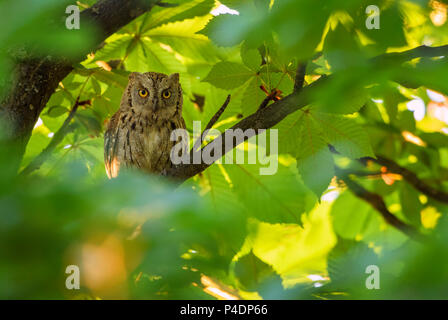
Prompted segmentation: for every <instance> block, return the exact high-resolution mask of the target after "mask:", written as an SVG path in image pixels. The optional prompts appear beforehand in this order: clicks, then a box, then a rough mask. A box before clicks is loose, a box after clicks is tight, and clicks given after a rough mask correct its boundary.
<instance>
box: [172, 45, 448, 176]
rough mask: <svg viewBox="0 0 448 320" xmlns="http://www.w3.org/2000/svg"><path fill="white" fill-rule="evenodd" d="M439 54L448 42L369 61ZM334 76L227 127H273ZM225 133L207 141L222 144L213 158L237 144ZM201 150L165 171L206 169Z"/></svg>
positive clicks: (444, 51)
mask: <svg viewBox="0 0 448 320" xmlns="http://www.w3.org/2000/svg"><path fill="white" fill-rule="evenodd" d="M440 55H448V45H446V46H441V47H417V48H415V49H412V50H408V51H404V52H399V53H390V54H389V53H388V54H384V55H381V56H378V57H376V58H373V59H371V60H370V62H371V63H383V61H386V60H387V61H388V62H391V61H397V63H401V62H402V61H405V60H406V59H412V58H416V57H419V56H425V57H437V56H440ZM299 74H300V73H299ZM333 77H334V75H331V76H328V77H321V78H320V79H318V80H316V81H315V82H313V83H311V84H310V85H308V86H306V87H303V88H302V89H301V90H298V91H295V92H293V93H292V94H290V95H288V96H286V97H285V98H283V99H281V100H279V101H276V102H274V103H272V104H271V105H269V106H267V107H265V108H261V109H259V110H258V111H257V112H255V113H254V114H252V115H250V116H248V117H246V118H244V119H243V120H241V121H240V122H238V123H237V124H235V125H234V126H233V127H231V128H230V129H232V130H236V129H241V130H243V131H245V130H247V129H254V130H255V134H253V133H249V134H247V135H245V136H244V141H245V140H247V139H249V138H250V137H252V136H254V135H257V134H258V133H260V132H261V131H258V130H266V129H269V128H272V127H273V126H274V125H276V124H277V123H279V122H280V121H281V120H283V119H284V118H285V117H287V116H288V115H290V114H292V113H293V112H295V111H297V110H299V109H301V108H303V107H305V106H307V105H308V104H310V102H311V94H312V93H316V92H318V91H319V89H320V88H321V87H322V86H323V85H324V84H325V83H326V81H329V80H331V79H332V78H333ZM299 79H300V77H299ZM225 136H226V132H224V133H223V134H221V136H219V137H218V138H216V139H214V140H213V141H212V142H210V144H211V145H210V144H209V145H210V146H209V148H213V149H218V150H219V148H220V147H221V148H222V154H218V155H216V156H215V157H214V158H213V160H214V161H216V160H218V159H219V158H220V157H222V156H223V155H224V154H226V153H227V152H228V151H230V150H232V149H233V148H235V147H236V146H237V145H232V144H229V143H224V141H225ZM202 151H203V148H202V149H201V150H198V151H194V152H190V157H189V159H190V161H189V163H184V164H180V165H177V166H174V168H173V169H172V170H170V171H169V172H168V173H167V175H168V176H171V177H173V178H174V179H175V180H177V182H179V183H181V182H183V181H184V180H186V179H189V178H191V177H193V176H195V175H196V174H198V173H200V172H202V171H204V170H205V169H207V168H208V167H209V166H210V165H211V163H200V164H194V163H193V159H194V158H200V159H202V158H201V155H199V157H198V155H196V156H194V154H195V153H196V152H200V153H202ZM212 163H213V162H212Z"/></svg>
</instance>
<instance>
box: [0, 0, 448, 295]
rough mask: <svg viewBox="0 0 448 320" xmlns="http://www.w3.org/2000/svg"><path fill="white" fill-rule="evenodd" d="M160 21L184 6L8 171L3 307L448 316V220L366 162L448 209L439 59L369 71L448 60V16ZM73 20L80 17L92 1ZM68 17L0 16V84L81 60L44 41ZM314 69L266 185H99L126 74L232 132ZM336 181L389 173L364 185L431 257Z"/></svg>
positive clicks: (71, 36)
mask: <svg viewBox="0 0 448 320" xmlns="http://www.w3.org/2000/svg"><path fill="white" fill-rule="evenodd" d="M164 2H166V3H174V4H176V6H173V7H158V6H156V7H154V8H153V9H152V10H151V11H150V12H148V13H146V14H144V15H142V16H141V17H139V18H138V19H136V20H135V21H133V22H131V23H130V24H128V25H127V26H125V27H123V28H122V29H121V30H119V31H118V32H117V33H115V34H113V35H112V36H110V37H109V38H108V39H106V40H105V41H104V42H103V44H102V46H101V48H100V49H98V50H97V51H96V52H94V53H92V54H89V55H88V56H87V57H85V60H84V61H83V62H82V63H80V64H78V65H75V66H74V70H73V71H72V72H71V73H70V75H68V76H67V77H66V78H65V79H64V80H63V81H62V82H61V83H60V84H59V86H58V88H57V89H56V91H55V92H54V94H53V95H52V96H51V98H50V100H49V102H48V104H47V107H46V108H45V109H44V111H43V112H42V114H41V115H40V118H39V121H38V123H37V124H36V127H35V128H34V131H33V134H32V136H31V139H30V141H29V143H28V145H27V149H26V154H25V156H24V158H23V161H22V169H23V168H25V167H26V166H27V165H28V164H29V163H30V162H31V161H32V160H33V159H34V158H35V157H36V156H38V155H39V154H40V152H41V151H42V150H43V149H44V148H45V147H46V146H47V145H48V144H49V143H50V141H51V139H52V137H53V136H54V134H55V133H56V132H57V131H58V130H59V129H60V127H61V126H62V124H63V122H64V120H65V119H66V118H67V116H68V114H69V112H70V110H71V108H72V107H73V105H74V103H75V101H76V100H77V99H79V101H85V102H86V103H84V104H83V105H81V106H79V109H78V111H77V112H76V114H75V116H74V118H73V120H72V121H71V122H70V126H69V130H68V131H67V134H66V135H65V136H64V138H63V141H62V143H60V144H59V145H58V146H57V147H56V149H55V150H54V152H53V153H52V154H51V157H50V158H49V159H47V161H45V163H44V164H43V165H42V166H41V167H40V168H39V170H37V171H36V172H34V173H33V174H31V175H27V176H23V175H19V176H17V175H16V174H15V172H12V171H11V170H10V169H9V168H10V165H8V163H9V162H10V160H11V159H9V158H8V154H1V155H0V162H1V168H2V169H1V170H0V176H1V179H0V208H1V213H0V229H1V230H0V231H1V232H0V261H1V262H0V298H3V299H14V298H31V299H35V298H58V299H60V298H69V299H83V298H88V299H96V298H101V299H105V298H127V299H131V298H137V299H172V298H173V299H212V298H216V297H218V296H217V295H216V292H221V294H220V296H219V298H223V297H229V295H230V296H233V297H238V298H247V299H259V298H265V299H363V298H369V299H372V298H373V299H376V298H391V299H398V298H409V299H416V298H428V299H432V298H445V299H446V298H448V296H447V293H446V290H445V288H446V286H447V285H448V247H447V246H448V242H447V239H446V237H447V234H448V232H447V230H448V221H447V218H446V216H447V213H448V206H447V204H446V203H445V204H444V203H441V202H438V201H436V200H433V199H431V198H430V197H428V196H427V195H425V194H422V193H421V192H419V191H418V190H416V189H414V187H413V186H411V185H410V184H409V183H407V182H406V181H405V180H403V179H402V177H401V176H399V175H396V174H395V175H394V174H390V173H385V172H382V171H381V170H382V168H381V166H379V165H375V164H372V163H368V164H367V167H365V166H363V165H362V164H361V163H360V162H358V161H357V159H359V158H362V157H374V156H375V155H384V156H387V157H388V158H390V159H394V161H396V162H397V163H399V164H400V165H402V166H405V167H407V168H409V169H410V170H412V171H413V172H415V173H416V174H417V175H418V177H419V179H421V180H422V181H425V183H427V184H429V185H431V186H434V187H435V188H436V189H439V190H445V191H448V183H447V179H448V136H447V134H448V98H447V95H448V82H447V81H446V75H447V74H448V72H447V71H448V70H447V68H448V61H447V60H446V57H438V58H431V59H429V58H421V59H413V60H411V61H408V62H406V63H403V64H401V63H396V64H391V63H387V62H385V63H373V62H372V57H374V56H377V55H380V54H384V53H387V52H396V51H405V50H408V49H412V48H414V47H416V46H420V45H422V44H425V45H430V46H440V45H445V44H447V43H448V32H447V31H448V22H447V21H446V19H447V4H446V2H443V1H423V0H400V1H398V0H395V1H386V0H369V1H364V0H345V1H340V0H301V1H296V0H282V1H279V0H271V1H268V0H244V1H243V0H221V1H220V2H218V1H214V0H191V1H186V0H166V1H164ZM77 3H78V5H79V7H80V8H81V9H84V8H88V7H89V6H91V5H93V4H94V3H95V1H93V0H92V1H87V0H81V1H78V2H77ZM67 4H68V2H65V1H51V0H47V1H39V2H35V1H27V0H18V1H0V15H1V18H2V19H0V24H1V26H2V28H0V44H1V46H0V75H2V79H3V76H4V75H6V74H8V72H9V71H8V70H10V68H11V67H12V66H13V63H14V59H10V57H11V56H13V57H14V56H15V57H16V58H29V57H31V56H42V55H47V54H48V55H55V56H57V55H60V54H63V55H71V56H76V55H77V54H78V53H79V52H80V51H78V50H79V49H80V48H88V47H89V46H90V44H91V41H92V39H93V37H94V36H95V30H94V29H92V28H89V27H88V26H84V25H82V27H81V29H80V30H71V31H67V30H65V29H64V28H61V31H60V33H55V32H49V30H52V31H53V30H54V29H47V24H46V23H47V22H48V23H50V24H51V23H56V24H57V23H60V24H61V25H62V26H64V18H65V16H64V14H63V13H64V12H65V6H66V5H67ZM372 4H373V5H377V6H378V7H379V8H380V14H381V16H380V17H381V20H380V21H381V28H380V29H379V30H376V29H372V30H368V29H367V28H366V27H365V20H366V18H367V15H366V13H365V8H366V7H367V6H368V5H372ZM224 5H225V6H227V7H228V8H230V9H233V10H236V11H237V12H235V11H232V12H231V14H228V13H226V12H225V10H224V9H226V8H227V7H225V6H224ZM223 11H224V12H223ZM219 13H220V14H219ZM235 13H238V14H235ZM54 17H60V19H59V20H58V18H54ZM81 23H82V21H81ZM48 28H50V27H48ZM51 28H52V27H51ZM22 49H23V50H22ZM20 52H23V53H24V55H25V57H20V55H18V54H17V53H20ZM11 53H12V54H11ZM29 55H31V56H29ZM305 60H306V61H308V64H307V74H306V77H305V82H306V84H310V83H313V82H314V81H316V80H317V79H319V78H322V77H328V78H327V79H328V81H325V82H324V83H323V84H322V86H320V87H319V88H320V89H319V90H318V91H317V90H316V91H313V92H312V93H311V96H312V101H313V104H311V105H309V106H307V107H305V108H303V109H301V110H298V111H296V112H295V113H293V114H291V115H290V116H288V117H287V118H285V119H284V120H283V121H281V122H280V123H279V124H278V125H276V126H275V128H276V129H278V130H279V139H278V140H279V155H278V158H279V167H278V172H277V173H276V174H275V175H272V176H269V175H268V176H262V175H259V169H260V168H261V167H263V165H261V164H246V165H242V164H233V165H232V164H220V163H217V164H214V165H212V166H211V167H209V168H208V169H207V170H206V171H204V172H203V173H201V174H200V175H198V176H196V177H194V178H192V179H190V180H189V181H187V182H186V183H184V184H183V185H182V186H181V187H180V188H175V187H174V186H172V185H170V183H169V182H167V181H164V179H162V178H158V177H150V176H147V175H144V174H142V173H139V172H123V174H121V175H120V177H118V178H117V179H113V180H107V178H106V175H105V172H104V164H103V131H104V127H105V123H106V122H107V120H108V119H109V118H110V117H111V116H112V115H113V114H114V113H115V112H116V111H117V109H118V107H119V104H120V98H121V94H122V91H123V89H124V88H125V86H126V83H127V76H128V74H129V73H130V72H132V71H139V72H146V71H156V72H163V73H173V72H178V73H180V81H181V83H182V87H183V90H184V107H183V116H184V118H185V120H186V123H187V127H188V129H189V130H190V131H191V130H192V128H193V121H194V120H200V121H202V123H203V126H205V124H206V123H207V122H208V120H209V119H210V118H211V117H212V116H213V114H214V113H215V112H216V111H217V110H218V108H219V106H220V105H221V104H222V102H223V101H224V100H225V98H226V96H227V94H231V95H232V100H231V102H230V105H229V107H228V108H227V109H226V111H225V112H224V114H223V115H222V117H221V119H220V121H219V122H218V123H217V124H216V125H215V127H216V128H217V129H219V130H221V131H223V130H225V129H227V128H229V127H231V126H232V125H233V124H235V123H236V122H237V121H238V120H239V119H240V118H241V117H245V116H248V115H250V114H253V113H254V112H255V111H256V110H257V108H258V106H259V105H260V103H261V102H262V101H263V99H264V98H265V97H266V92H271V91H272V90H274V89H277V90H279V92H280V96H281V97H285V96H286V95H288V94H290V93H291V92H292V90H293V86H294V77H295V72H296V69H297V64H298V63H299V62H302V61H305ZM330 75H331V77H329V76H330ZM1 85H2V86H4V85H5V83H2V84H1ZM328 144H331V145H332V146H333V148H334V149H335V150H334V151H335V152H331V151H330V150H329V148H328ZM238 149H239V150H240V151H242V152H245V153H249V152H254V150H256V146H255V145H254V144H253V141H248V142H247V143H245V144H244V146H242V147H239V148H238ZM272 156H273V155H271V157H272ZM335 165H337V166H338V167H341V168H343V169H346V170H354V171H360V170H364V171H366V172H367V171H368V170H369V172H379V173H377V174H372V175H360V176H359V177H357V178H356V181H357V182H358V183H359V184H361V185H362V186H364V187H365V188H366V189H368V190H369V191H371V192H374V193H376V194H379V195H381V196H382V197H383V199H384V201H385V203H386V206H387V208H388V209H389V211H390V212H392V213H393V214H394V215H395V216H397V217H398V218H399V219H400V220H402V221H404V222H406V223H407V224H409V225H411V226H413V227H415V228H416V229H417V230H418V231H420V232H421V233H423V234H427V235H431V240H429V241H428V243H425V244H420V243H416V242H414V241H412V240H410V239H409V238H408V237H406V236H405V235H404V234H402V233H401V232H400V231H398V230H396V229H395V228H393V227H392V226H391V225H389V224H387V223H386V221H385V220H384V219H383V218H382V216H381V215H380V214H379V213H378V212H377V211H376V210H375V209H374V208H372V207H371V206H370V205H369V204H368V203H366V202H364V201H362V200H360V199H359V198H357V197H356V196H355V195H354V194H352V193H351V192H350V190H349V189H347V187H346V186H345V185H344V184H343V183H341V182H340V181H338V180H337V179H335V178H334V177H335V170H334V166H335ZM68 265H77V266H79V267H80V270H81V290H67V289H66V288H65V279H66V277H67V275H66V274H65V268H66V266H68ZM369 265H377V266H378V267H379V269H380V271H381V275H380V285H381V288H380V290H369V289H367V288H366V285H365V283H366V279H367V277H368V276H369V275H368V274H367V273H366V268H367V266H369ZM210 287H213V288H214V289H215V290H212V291H211V290H209V289H210ZM213 292H214V293H213Z"/></svg>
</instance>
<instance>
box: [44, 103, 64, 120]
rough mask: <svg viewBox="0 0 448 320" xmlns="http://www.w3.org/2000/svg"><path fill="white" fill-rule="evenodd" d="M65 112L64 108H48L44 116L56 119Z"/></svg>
mask: <svg viewBox="0 0 448 320" xmlns="http://www.w3.org/2000/svg"><path fill="white" fill-rule="evenodd" d="M67 112H68V110H67V108H66V107H61V106H52V107H50V108H48V111H47V113H46V114H47V115H48V116H49V117H51V118H57V117H59V116H61V115H63V114H64V113H67Z"/></svg>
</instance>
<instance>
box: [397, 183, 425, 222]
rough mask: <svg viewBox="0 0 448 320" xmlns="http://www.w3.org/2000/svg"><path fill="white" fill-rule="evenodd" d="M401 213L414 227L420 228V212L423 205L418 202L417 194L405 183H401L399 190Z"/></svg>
mask: <svg viewBox="0 0 448 320" xmlns="http://www.w3.org/2000/svg"><path fill="white" fill-rule="evenodd" d="M400 203H401V211H402V212H403V215H404V216H405V217H406V219H407V220H408V221H409V222H410V223H411V224H412V225H414V226H416V227H420V226H421V219H420V212H421V211H422V210H423V205H422V203H421V202H420V199H419V194H418V192H417V191H416V190H415V189H414V188H413V187H411V186H410V185H409V184H408V183H407V182H402V183H401V188H400Z"/></svg>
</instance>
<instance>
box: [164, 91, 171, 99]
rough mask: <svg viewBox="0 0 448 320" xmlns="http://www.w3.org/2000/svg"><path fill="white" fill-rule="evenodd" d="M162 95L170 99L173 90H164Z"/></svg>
mask: <svg viewBox="0 0 448 320" xmlns="http://www.w3.org/2000/svg"><path fill="white" fill-rule="evenodd" d="M162 97H164V98H165V99H168V98H169V97H171V92H170V91H169V90H163V92H162Z"/></svg>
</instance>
